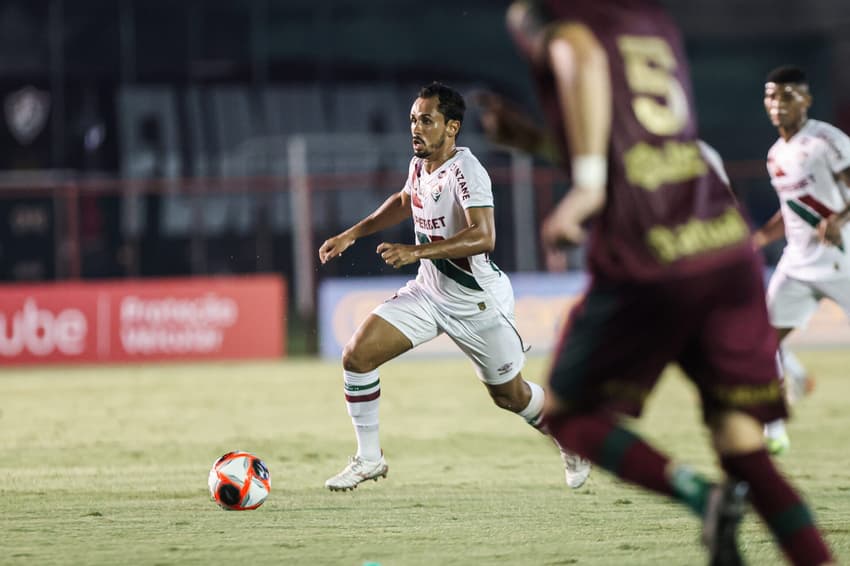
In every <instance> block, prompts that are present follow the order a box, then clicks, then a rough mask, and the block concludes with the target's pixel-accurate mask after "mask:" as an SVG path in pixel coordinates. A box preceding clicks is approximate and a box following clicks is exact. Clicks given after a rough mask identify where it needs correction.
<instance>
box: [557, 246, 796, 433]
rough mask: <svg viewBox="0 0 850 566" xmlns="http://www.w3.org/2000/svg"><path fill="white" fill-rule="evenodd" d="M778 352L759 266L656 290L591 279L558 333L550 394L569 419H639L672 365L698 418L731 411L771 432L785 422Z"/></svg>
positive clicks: (745, 264) (656, 285)
mask: <svg viewBox="0 0 850 566" xmlns="http://www.w3.org/2000/svg"><path fill="white" fill-rule="evenodd" d="M776 349H777V338H776V332H775V331H774V329H773V328H772V327H771V326H770V323H769V321H768V318H767V308H766V306H765V299H764V284H763V279H762V273H761V266H760V264H759V263H758V262H757V261H754V260H752V261H751V260H744V261H740V260H739V261H738V262H736V263H734V264H731V265H727V266H723V267H718V268H714V269H713V270H710V271H706V272H704V273H702V274H700V275H699V276H693V277H687V278H681V279H676V280H666V281H661V282H651V283H622V282H617V283H614V282H609V281H606V282H602V281H599V280H598V279H596V280H594V282H593V283H592V284H591V286H590V288H589V290H588V292H587V294H586V296H585V298H584V299H583V300H582V301H581V302H580V303H579V304H578V305H576V307H575V308H574V309H573V311H572V313H571V315H570V318H569V321H568V323H567V325H566V327H565V328H564V332H563V335H562V337H561V341H560V345H559V347H558V349H557V351H556V354H555V357H554V359H553V362H552V368H551V375H550V387H551V389H552V391H553V392H555V393H556V394H557V395H558V396H559V397H560V400H561V401H562V402H563V403H564V405H565V406H566V408H567V410H569V411H571V412H584V411H589V410H594V409H598V408H603V409H607V410H611V411H612V412H616V413H622V414H626V415H630V416H635V417H636V416H638V415H640V413H641V410H642V408H643V405H644V402H645V400H646V398H647V396H648V395H649V393H650V392H651V391H652V388H653V387H654V386H655V383H656V382H657V381H658V378H659V376H660V375H661V373H662V371H663V370H664V368H665V367H667V365H668V364H670V363H673V362H676V363H678V364H679V365H680V366H681V368H682V369H683V370H684V371H685V373H686V374H687V375H688V377H689V378H690V379H691V380H692V381H693V383H694V384H695V385H696V387H697V389H698V390H699V393H700V396H701V398H702V405H703V416H704V418H708V417H709V416H710V415H711V414H712V413H713V412H715V411H717V410H724V409H735V410H739V411H743V412H745V413H748V414H750V415H752V416H753V417H755V418H756V419H758V420H760V421H762V422H769V421H772V420H775V419H778V418H784V417H786V416H787V409H786V406H785V400H784V396H783V394H782V388H781V385H780V381H779V378H778V369H777V365H776Z"/></svg>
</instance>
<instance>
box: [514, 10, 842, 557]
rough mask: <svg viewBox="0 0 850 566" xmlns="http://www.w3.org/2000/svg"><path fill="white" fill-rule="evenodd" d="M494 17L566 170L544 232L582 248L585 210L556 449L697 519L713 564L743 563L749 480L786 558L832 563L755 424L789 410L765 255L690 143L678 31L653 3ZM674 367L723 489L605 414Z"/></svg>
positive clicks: (554, 380) (639, 397) (641, 396)
mask: <svg viewBox="0 0 850 566" xmlns="http://www.w3.org/2000/svg"><path fill="white" fill-rule="evenodd" d="M508 23H509V28H510V30H511V32H512V35H513V36H514V38H515V41H516V43H517V44H518V47H519V48H520V50H521V52H522V53H523V54H524V55H525V56H526V57H527V59H528V60H529V62H530V65H531V67H532V70H533V73H534V76H535V78H536V81H537V83H538V94H539V96H540V99H541V103H542V106H543V110H544V112H545V114H546V116H547V118H548V121H549V125H550V126H551V127H552V128H553V129H554V133H555V139H556V141H557V142H558V144H559V146H560V147H561V148H562V150H561V151H559V153H560V154H561V155H565V156H569V160H568V163H567V165H569V167H570V169H571V173H572V175H571V177H572V183H573V187H572V190H571V191H570V192H569V193H568V194H567V195H566V196H565V197H564V199H562V201H561V202H560V203H559V205H558V206H557V208H556V209H555V211H554V212H552V214H551V215H550V216H549V217H548V218H547V220H546V221H545V223H544V226H543V230H542V236H543V239H544V241H545V242H546V243H547V244H548V245H550V246H554V245H559V244H563V243H578V242H582V241H583V240H584V239H585V232H584V229H583V227H582V223H583V222H584V221H585V220H587V219H589V218H591V217H594V216H595V217H596V218H595V221H594V226H593V234H592V237H591V239H590V248H589V252H588V261H589V265H590V270H591V273H592V275H593V279H592V284H591V286H590V288H589V289H588V291H587V293H586V295H585V298H584V299H583V301H582V302H581V304H579V305H578V306H577V307H576V308H575V309H574V310H573V311H572V313H571V316H570V320H569V322H568V324H567V327H566V329H565V333H564V336H563V337H562V340H561V343H560V346H559V348H558V351H557V352H556V354H555V357H554V361H553V366H552V372H551V377H550V383H549V389H550V392H549V394H547V397H546V410H545V415H546V419H545V420H546V426H547V427H548V428H549V430H550V432H551V433H552V435H553V436H554V437H555V438H556V439H557V440H558V441H559V442H560V443H561V444H562V445H563V446H565V447H567V448H569V449H570V450H575V451H577V452H578V453H579V454H581V455H582V456H584V457H587V458H589V459H590V460H592V461H593V462H595V463H596V464H598V465H600V466H602V467H603V468H605V469H607V470H609V471H610V472H612V473H614V474H616V475H617V476H619V477H621V478H623V479H625V480H628V481H631V482H633V483H636V484H637V485H640V486H642V487H644V488H646V489H649V490H652V491H655V492H658V493H662V494H665V495H669V496H672V497H673V498H675V499H677V500H678V501H680V502H682V503H683V504H685V505H686V506H688V507H689V508H691V509H692V510H693V511H695V512H696V513H697V514H699V515H700V516H701V517H702V518H703V540H704V542H705V543H706V544H707V545H708V549H709V553H710V556H711V564H740V563H741V557H740V555H739V553H738V549H737V541H736V527H737V523H738V521H739V520H740V514H741V512H742V509H743V498H744V497H745V494H746V493H747V489H749V493H750V499H751V501H752V504H753V505H754V506H755V508H756V509H757V510H758V512H759V513H760V514H761V516H762V517H763V518H764V520H765V521H766V523H767V524H768V526H769V527H770V529H771V530H772V532H773V534H774V536H775V537H776V538H777V539H778V541H779V543H780V544H781V546H782V548H783V550H784V551H785V553H786V554H787V556H788V557H789V559H790V560H791V561H792V562H793V563H794V564H826V563H830V562H831V560H832V558H831V556H830V552H829V550H828V549H827V547H826V545H825V543H824V541H823V539H822V538H821V535H820V533H819V532H818V530H817V529H816V527H815V525H814V521H813V519H812V516H811V513H810V512H809V510H808V507H807V506H806V505H805V503H804V502H803V501H802V500H801V498H800V497H799V495H798V494H797V493H796V492H795V490H794V489H793V488H792V487H791V486H790V485H789V484H788V482H787V481H786V480H785V479H784V478H783V477H782V476H781V475H780V474H779V472H778V471H777V469H776V468H775V467H774V465H773V462H772V461H771V459H770V456H769V455H768V453H767V451H766V450H765V447H764V440H763V437H762V423H763V422H767V421H770V420H774V419H777V418H782V417H785V415H786V409H785V404H784V399H783V396H782V394H781V389H780V386H779V381H778V379H777V375H776V366H775V363H774V355H775V351H776V346H777V341H776V335H775V333H774V332H773V331H772V329H771V327H770V324H769V322H768V318H767V311H766V306H765V301H764V292H763V286H762V266H761V263H760V262H759V261H758V260H757V257H756V255H755V253H754V251H753V249H752V245H751V244H750V235H749V230H748V226H747V223H746V221H745V219H744V217H743V215H742V213H741V212H740V211H739V209H738V207H737V205H736V203H735V201H734V198H733V197H732V195H731V192H730V191H729V190H728V186H727V185H726V184H725V183H724V181H723V180H722V178H721V175H722V173H721V171H720V169H718V168H717V167H716V166H715V165H713V164H712V161H717V156H716V154H712V153H711V151H710V150H709V149H707V148H706V147H705V146H702V147H701V145H700V144H699V143H698V139H697V128H696V119H695V116H694V113H693V110H692V109H693V103H692V97H691V87H690V79H689V76H688V75H689V70H688V65H687V60H686V57H685V54H684V48H683V46H682V42H681V39H680V37H679V32H678V29H677V26H676V25H675V24H674V22H673V21H672V20H671V19H670V18H669V16H668V15H667V14H666V12H665V11H664V10H663V9H662V8H661V6H660V5H659V4H657V3H656V2H655V1H653V0H605V1H603V0H570V1H558V0H552V1H548V2H542V1H541V2H532V1H521V2H515V3H514V4H513V5H512V6H511V8H510V9H509V12H508ZM674 361H676V362H678V363H679V364H680V365H681V366H682V368H683V370H685V372H686V373H687V375H688V376H689V377H690V379H691V380H692V381H693V383H694V384H695V385H696V387H697V389H698V391H699V393H700V397H701V400H702V407H703V412H704V418H705V422H706V425H707V426H708V428H709V430H710V432H711V437H712V442H713V447H714V449H715V451H716V452H717V454H718V457H719V459H720V463H721V465H722V467H723V469H724V471H725V472H726V473H727V474H728V476H729V477H730V480H729V481H728V482H726V483H725V484H724V485H714V484H712V483H711V482H709V481H708V480H707V479H705V478H704V477H702V476H701V475H699V474H696V473H694V472H693V471H692V470H691V469H690V468H688V467H686V466H682V465H676V464H673V463H672V462H671V461H670V459H669V458H667V457H666V456H664V455H663V454H661V453H659V452H658V451H656V450H655V449H654V448H652V447H650V446H649V445H648V444H647V443H646V442H644V441H643V440H642V439H641V438H640V437H638V436H637V435H635V434H634V433H632V432H630V431H629V430H627V429H626V428H624V427H623V426H622V425H621V423H620V422H619V418H620V415H631V416H638V415H639V414H640V412H641V409H642V407H643V403H644V401H645V399H646V397H647V396H648V395H649V393H650V392H651V390H652V388H653V387H654V385H655V383H656V381H657V379H658V376H659V375H660V373H661V372H662V370H663V369H664V368H665V366H666V365H667V364H668V363H670V362H674ZM738 480H744V481H738ZM747 484H749V486H748V485H747ZM792 517H793V518H792Z"/></svg>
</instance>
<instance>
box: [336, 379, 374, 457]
mask: <svg viewBox="0 0 850 566" xmlns="http://www.w3.org/2000/svg"><path fill="white" fill-rule="evenodd" d="M342 378H343V385H344V387H345V405H346V407H347V408H348V414H349V415H350V416H351V422H352V423H353V424H354V434H356V435H357V455H358V456H360V457H361V458H363V459H364V460H373V461H374V460H380V458H381V441H380V439H379V437H378V404H379V402H380V400H381V380H380V378H379V377H378V370H377V369H376V370H372V371H370V372H368V373H356V372H353V371H343V372H342Z"/></svg>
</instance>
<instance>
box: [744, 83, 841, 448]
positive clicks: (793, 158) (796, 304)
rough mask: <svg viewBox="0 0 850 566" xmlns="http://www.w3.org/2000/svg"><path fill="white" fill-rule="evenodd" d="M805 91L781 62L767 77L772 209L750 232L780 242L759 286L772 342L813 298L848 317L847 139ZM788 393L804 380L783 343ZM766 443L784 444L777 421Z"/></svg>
mask: <svg viewBox="0 0 850 566" xmlns="http://www.w3.org/2000/svg"><path fill="white" fill-rule="evenodd" d="M811 104H812V96H811V94H810V93H809V86H808V83H807V80H806V75H805V72H804V71H803V70H802V69H800V68H798V67H791V66H784V67H779V68H777V69H775V70H773V71H772V72H771V73H770V74H769V75H768V76H767V83H766V84H765V93H764V105H765V110H767V114H768V116H769V117H770V120H771V122H772V123H773V125H774V126H776V128H777V130H779V139H778V140H777V141H776V143H774V144H773V147H771V148H770V151H769V152H768V154H767V170H768V172H769V173H770V180H771V183H772V184H773V188H774V189H776V193H777V195H778V196H779V202H780V209H779V211H778V212H777V213H776V214H775V215H774V216H773V218H771V219H770V220H768V221H767V223H765V225H764V226H762V227H761V229H759V230H758V231H757V232H756V233H755V234H754V239H753V241H754V244H755V245H757V246H760V247H761V246H765V245H767V244H769V243H771V242H773V241H775V240H777V239H779V238H781V237H782V236H783V235H784V236H785V239H786V241H787V245H786V246H785V249H784V250H783V252H782V258H781V259H780V261H779V264H778V265H777V266H776V271H775V273H774V274H773V277H772V278H771V280H770V284H769V286H768V291H767V299H768V310H769V312H770V321H771V324H773V326H774V328H776V330H777V332H778V333H779V341H780V343H781V342H782V340H783V339H784V338H785V337H786V336H788V334H789V333H790V332H791V331H792V330H794V329H796V328H802V327H805V325H806V324H807V323H808V322H809V319H810V318H811V317H812V315H813V314H814V312H815V310H816V309H817V306H818V303H819V302H820V300H821V299H823V298H827V299H832V300H833V301H835V302H836V303H837V304H838V305H839V306H840V307H841V308H842V309H844V312H845V313H847V316H848V317H850V225H848V219H850V189H848V186H850V138H848V137H847V135H846V134H844V132H842V131H841V130H839V129H838V128H836V127H834V126H832V125H830V124H827V123H825V122H820V121H818V120H813V119H811V118H809V117H808V109H809V107H810V106H811ZM780 352H781V359H782V362H783V365H784V369H785V373H786V376H787V380H786V387H787V388H788V392H789V395H790V397H791V398H792V399H794V398H798V397H800V396H801V395H803V394H804V393H805V392H806V391H808V390H810V388H811V385H812V384H811V378H810V377H809V376H808V375H807V372H806V370H805V369H804V368H803V367H802V365H801V364H800V362H799V361H798V360H797V359H796V357H795V356H794V354H792V353H791V352H790V351H789V350H788V349H787V348H783V347H781V348H780ZM765 434H766V436H767V445H768V449H769V450H770V451H771V452H773V453H774V454H779V453H782V452H784V451H785V450H787V449H788V447H789V445H790V443H789V440H788V435H787V433H786V432H785V426H784V422H782V421H777V422H774V423H770V424H768V425H766V427H765Z"/></svg>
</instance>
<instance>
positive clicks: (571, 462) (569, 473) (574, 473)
mask: <svg viewBox="0 0 850 566" xmlns="http://www.w3.org/2000/svg"><path fill="white" fill-rule="evenodd" d="M561 459H562V460H563V461H564V475H565V476H566V478H567V486H569V487H571V488H572V489H576V488H579V487H581V486H582V485H584V482H585V481H587V476H589V475H590V460H585V459H584V458H582V457H581V456H579V455H578V454H575V453H573V452H570V451H569V450H564V449H563V448H562V449H561Z"/></svg>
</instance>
